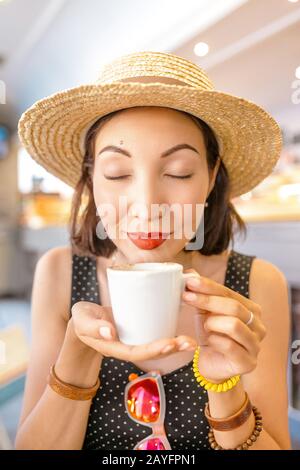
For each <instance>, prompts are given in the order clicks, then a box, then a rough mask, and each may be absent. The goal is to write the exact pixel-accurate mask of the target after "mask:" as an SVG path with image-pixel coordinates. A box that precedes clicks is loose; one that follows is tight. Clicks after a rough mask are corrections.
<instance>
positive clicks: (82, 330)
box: [70, 301, 197, 362]
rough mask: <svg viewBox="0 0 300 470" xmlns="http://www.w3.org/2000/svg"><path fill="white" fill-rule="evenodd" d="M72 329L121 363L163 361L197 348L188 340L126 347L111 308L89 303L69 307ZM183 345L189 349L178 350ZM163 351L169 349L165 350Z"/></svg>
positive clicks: (195, 344)
mask: <svg viewBox="0 0 300 470" xmlns="http://www.w3.org/2000/svg"><path fill="white" fill-rule="evenodd" d="M70 321H72V323H73V328H74V331H75V334H76V335H77V336H78V338H79V339H80V340H81V341H82V342H83V343H85V344H86V345H87V346H89V347H90V348H93V349H94V350H96V351H98V352H99V353H101V354H102V356H110V357H115V358H116V359H120V360H123V361H130V362H134V361H144V360H147V359H155V358H163V357H166V356H168V355H169V354H172V353H174V352H176V351H178V350H180V351H182V350H185V351H189V350H195V349H196V347H197V343H196V340H195V339H194V338H191V337H189V336H184V335H181V336H176V337H175V338H162V339H159V340H157V341H153V342H152V343H147V344H142V345H136V346H130V345H127V344H124V343H122V342H120V340H119V337H118V334H117V329H116V326H115V323H114V319H113V315H112V309H111V307H103V306H101V305H98V304H95V303H93V302H85V301H80V302H77V303H76V304H74V305H73V307H72V319H71V320H70ZM184 343H187V344H188V345H189V347H186V348H184V349H180V347H181V346H182V345H183V344H184ZM166 348H169V349H167V350H165V349H166Z"/></svg>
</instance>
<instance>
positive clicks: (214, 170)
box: [207, 157, 221, 197]
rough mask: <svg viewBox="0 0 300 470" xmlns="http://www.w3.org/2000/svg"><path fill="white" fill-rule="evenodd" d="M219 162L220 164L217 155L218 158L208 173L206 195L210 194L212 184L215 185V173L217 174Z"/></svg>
mask: <svg viewBox="0 0 300 470" xmlns="http://www.w3.org/2000/svg"><path fill="white" fill-rule="evenodd" d="M220 164H221V158H220V157H218V160H217V163H216V164H215V167H214V169H213V170H212V172H211V174H210V179H209V180H210V181H209V187H208V193H207V197H208V196H209V195H210V193H211V191H212V189H213V187H214V185H215V181H216V177H217V174H218V171H219V167H220Z"/></svg>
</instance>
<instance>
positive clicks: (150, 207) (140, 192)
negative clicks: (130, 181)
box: [128, 174, 163, 223]
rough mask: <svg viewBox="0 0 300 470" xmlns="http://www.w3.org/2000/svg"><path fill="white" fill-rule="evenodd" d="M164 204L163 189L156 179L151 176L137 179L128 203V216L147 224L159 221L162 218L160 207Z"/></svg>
mask: <svg viewBox="0 0 300 470" xmlns="http://www.w3.org/2000/svg"><path fill="white" fill-rule="evenodd" d="M162 203H163V200H162V194H161V189H160V188H158V184H157V181H156V179H155V178H154V177H151V175H149V174H148V175H142V176H140V177H137V178H136V182H135V184H134V185H133V187H132V191H131V194H130V201H128V204H129V211H128V215H129V216H131V217H137V218H138V219H139V220H140V221H141V222H146V223H148V222H151V221H154V220H159V219H161V216H162V211H161V210H160V209H159V206H160V204H162Z"/></svg>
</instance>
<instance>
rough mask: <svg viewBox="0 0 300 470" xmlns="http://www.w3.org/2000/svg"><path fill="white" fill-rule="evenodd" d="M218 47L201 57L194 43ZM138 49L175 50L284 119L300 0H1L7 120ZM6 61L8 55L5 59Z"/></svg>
mask: <svg viewBox="0 0 300 470" xmlns="http://www.w3.org/2000/svg"><path fill="white" fill-rule="evenodd" d="M198 41H205V42H207V43H208V44H209V46H210V52H209V54H208V55H207V56H206V57H205V58H199V57H196V56H195V55H194V53H193V47H194V44H195V43H196V42H198ZM137 50H157V51H166V52H174V53H176V54H179V55H182V56H184V57H187V58H189V59H191V60H193V61H195V62H197V63H198V64H199V65H200V66H202V67H204V68H205V69H206V70H207V72H208V73H209V75H210V77H211V78H212V80H213V81H214V83H215V85H216V88H218V89H222V90H224V91H227V92H229V93H233V94H236V95H239V96H243V97H245V98H248V99H251V100H253V101H255V102H257V103H258V104H261V105H262V106H264V107H266V109H268V110H269V111H270V112H272V113H275V114H277V115H278V116H280V115H281V116H286V115H287V114H288V113H289V116H296V115H297V113H299V109H300V107H299V106H298V107H297V106H296V105H294V104H293V103H292V101H291V90H292V88H291V87H292V83H293V81H295V69H296V67H297V66H299V65H300V1H299V2H298V3H290V2H288V1H287V0H248V1H246V0H226V2H224V1H222V0H189V1H188V2H184V3H183V2H182V0H164V1H163V2H162V1H160V0H151V2H147V1H143V2H141V1H140V0H127V1H124V0H110V1H104V0H103V1H102V0H48V1H41V0H6V1H4V2H1V1H0V58H1V57H2V58H3V62H2V63H1V62H0V80H2V83H3V82H4V83H5V86H6V104H0V121H2V122H3V123H5V124H7V125H9V126H10V127H11V128H12V129H15V128H16V125H17V121H18V119H19V117H20V114H21V113H22V112H23V111H24V110H25V109H26V108H27V107H28V106H30V105H31V104H32V103H34V102H35V101H36V100H38V99H40V98H42V97H44V96H47V95H49V94H51V93H54V92H55V91H58V90H62V89H65V88H70V87H73V86H76V85H78V84H80V83H88V82H89V81H92V80H93V79H94V78H96V75H97V70H99V69H100V67H101V65H102V64H103V63H105V62H107V61H109V60H112V59H113V58H115V57H117V56H119V55H122V54H125V53H130V52H133V51H137ZM0 60H1V59H0Z"/></svg>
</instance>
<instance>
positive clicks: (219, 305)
mask: <svg viewBox="0 0 300 470" xmlns="http://www.w3.org/2000/svg"><path fill="white" fill-rule="evenodd" d="M182 298H183V299H184V300H185V301H186V302H187V304H189V305H193V306H194V307H197V308H198V309H204V310H207V311H209V312H212V313H215V314H219V315H229V316H236V317H237V318H239V319H240V320H241V321H242V322H244V323H247V321H248V320H249V315H250V313H249V310H248V309H247V308H246V307H245V306H244V305H243V304H242V303H240V302H238V301H237V300H235V299H232V298H229V297H221V296H216V295H207V294H199V293H196V292H183V294H182ZM253 315H254V316H255V314H254V312H253ZM252 324H253V323H252Z"/></svg>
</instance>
